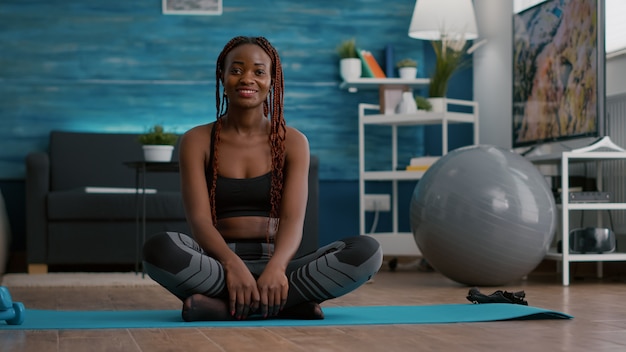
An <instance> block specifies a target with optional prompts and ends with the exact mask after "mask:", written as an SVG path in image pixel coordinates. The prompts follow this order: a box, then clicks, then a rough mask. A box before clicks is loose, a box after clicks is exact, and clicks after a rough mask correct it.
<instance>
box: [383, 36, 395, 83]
mask: <svg viewBox="0 0 626 352" xmlns="http://www.w3.org/2000/svg"><path fill="white" fill-rule="evenodd" d="M393 57H394V54H393V46H392V45H391V44H387V46H385V74H386V75H387V77H389V78H392V77H395V76H396V75H395V61H394V58H393Z"/></svg>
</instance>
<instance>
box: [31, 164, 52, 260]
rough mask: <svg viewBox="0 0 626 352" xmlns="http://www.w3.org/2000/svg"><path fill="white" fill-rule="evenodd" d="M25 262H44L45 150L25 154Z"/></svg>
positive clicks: (47, 179) (47, 170)
mask: <svg viewBox="0 0 626 352" xmlns="http://www.w3.org/2000/svg"><path fill="white" fill-rule="evenodd" d="M25 186H26V252H27V262H28V263H29V264H30V263H45V262H46V248H47V241H48V226H47V222H48V221H47V218H46V217H47V216H46V197H47V195H48V192H50V158H49V157H48V154H46V153H45V152H33V153H29V154H28V155H27V156H26V185H25Z"/></svg>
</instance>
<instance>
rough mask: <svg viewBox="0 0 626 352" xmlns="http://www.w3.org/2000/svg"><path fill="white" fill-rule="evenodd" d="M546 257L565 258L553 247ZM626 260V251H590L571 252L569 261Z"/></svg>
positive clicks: (553, 258)
mask: <svg viewBox="0 0 626 352" xmlns="http://www.w3.org/2000/svg"><path fill="white" fill-rule="evenodd" d="M546 259H552V260H563V253H558V252H556V250H554V249H552V250H551V251H549V252H548V253H547V254H546ZM620 261H626V253H588V254H570V255H568V262H620Z"/></svg>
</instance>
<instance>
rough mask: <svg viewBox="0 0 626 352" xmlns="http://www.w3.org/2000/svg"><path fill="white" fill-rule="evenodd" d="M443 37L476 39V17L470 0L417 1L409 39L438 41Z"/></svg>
mask: <svg viewBox="0 0 626 352" xmlns="http://www.w3.org/2000/svg"><path fill="white" fill-rule="evenodd" d="M443 36H446V37H453V38H461V37H462V38H464V39H468V40H471V39H476V38H478V28H477V26H476V15H475V14H474V5H473V4H472V0H417V1H416V2H415V9H414V10H413V17H411V25H410V26H409V37H411V38H415V39H425V40H440V39H441V38H442V37H443Z"/></svg>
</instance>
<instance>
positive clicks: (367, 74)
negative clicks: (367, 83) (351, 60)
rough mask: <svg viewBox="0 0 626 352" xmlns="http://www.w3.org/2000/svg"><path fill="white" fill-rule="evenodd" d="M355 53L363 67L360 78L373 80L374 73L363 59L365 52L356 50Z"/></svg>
mask: <svg viewBox="0 0 626 352" xmlns="http://www.w3.org/2000/svg"><path fill="white" fill-rule="evenodd" d="M356 52H357V54H358V55H359V58H360V59H361V66H362V67H363V70H362V71H363V73H362V76H363V77H365V78H373V77H374V72H372V69H371V68H370V66H369V64H368V63H367V60H366V59H365V56H364V53H365V50H361V49H358V50H357V51H356Z"/></svg>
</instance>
